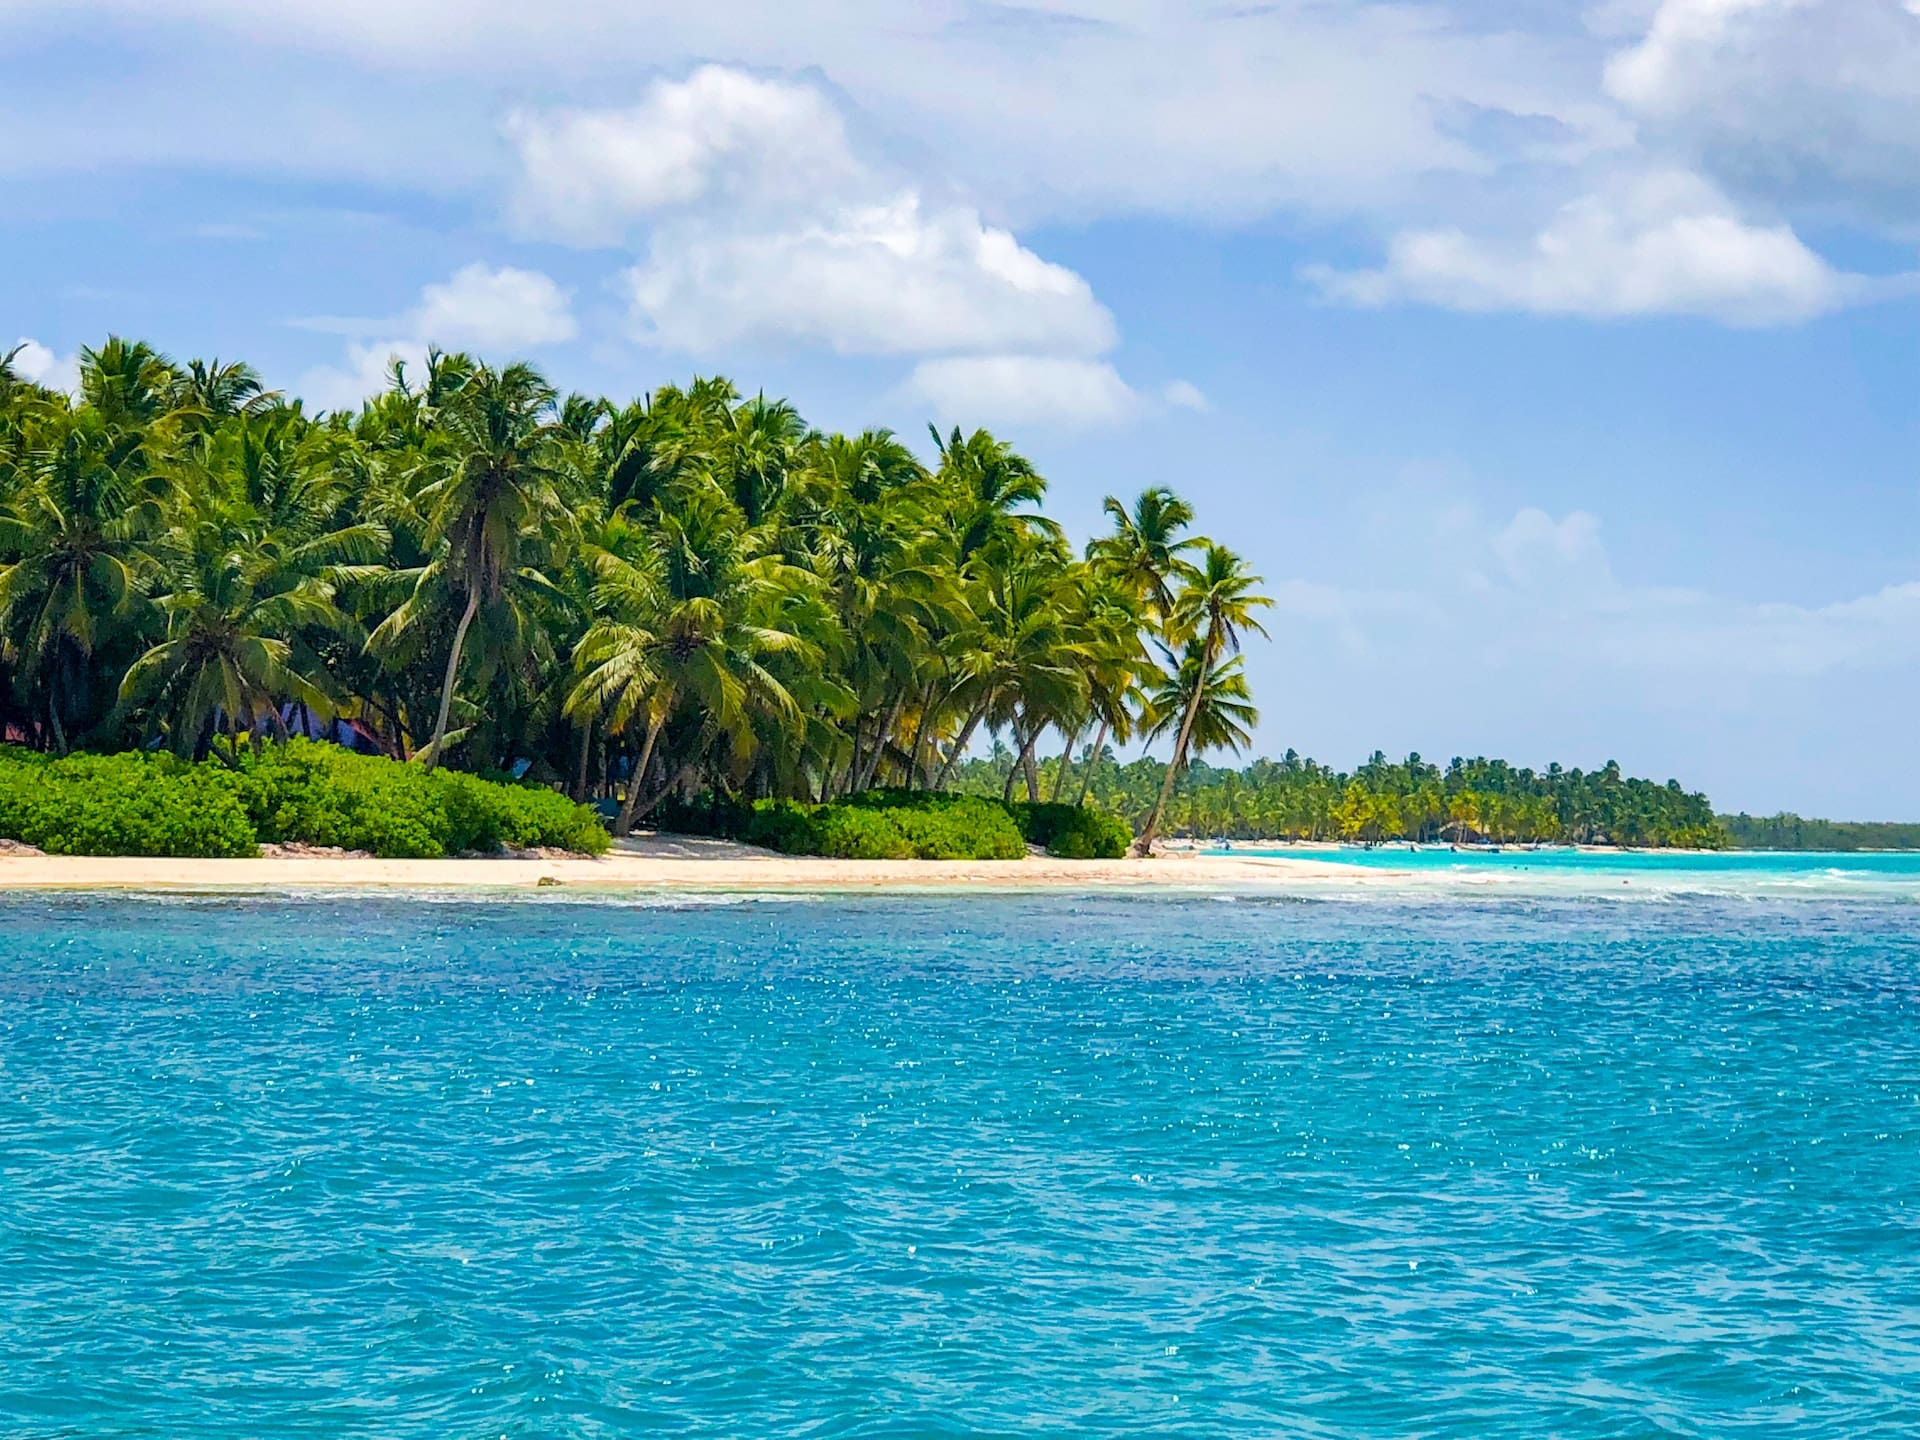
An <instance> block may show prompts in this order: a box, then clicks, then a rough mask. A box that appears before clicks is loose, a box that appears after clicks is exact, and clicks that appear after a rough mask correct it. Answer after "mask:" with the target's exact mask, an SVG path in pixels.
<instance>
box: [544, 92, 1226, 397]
mask: <svg viewBox="0 0 1920 1440" xmlns="http://www.w3.org/2000/svg"><path fill="white" fill-rule="evenodd" d="M509 135H510V137H511V138H512V140H513V142H514V146H515V153H516V158H517V162H518V164H519V167H520V175H519V179H518V182H517V188H516V191H515V199H514V202H513V205H514V214H515V217H516V220H517V221H518V223H519V224H520V225H521V226H522V227H523V228H526V229H528V230H531V231H534V232H535V233H543V234H549V235H555V236H558V237H560V238H565V239H572V240H576V241H582V242H613V241H618V240H619V239H621V238H622V237H623V236H626V235H627V234H628V233H629V232H630V231H631V230H632V229H633V227H635V226H636V225H640V224H643V223H644V225H645V226H646V240H645V249H644V252H643V254H642V256H641V257H640V259H639V261H638V263H636V264H634V265H632V266H631V267H629V268H628V269H627V270H626V271H625V272H624V274H623V275H622V277H621V288H622V290H623V291H624V293H625V296H626V298H627V301H628V305H629V311H630V316H631V322H632V331H633V334H634V336H635V337H636V338H637V339H639V340H641V341H642V342H644V343H646V344H649V345H653V346H656V347H658V348H661V349H666V350H675V351H681V352H685V353H693V354H707V355H712V354H718V353H737V351H738V349H739V347H741V346H745V345H755V344H771V345H778V346H802V347H805V346H814V347H820V348H824V349H826V350H830V351H832V352H834V353H836V354H842V355H898V356H911V357H916V358H918V359H920V360H921V361H922V363H921V365H920V366H919V368H918V369H917V370H916V371H915V372H914V374H913V377H912V379H911V380H910V381H909V385H908V390H909V392H910V393H913V394H915V395H918V396H920V397H921V398H923V399H926V400H928V401H930V402H931V403H933V404H934V405H935V407H936V408H937V409H940V410H941V413H942V414H943V415H950V414H953V413H955V412H956V411H966V412H968V413H969V414H971V415H974V416H975V417H977V418H980V419H985V418H986V416H987V415H988V414H989V413H990V414H991V415H992V416H993V417H995V418H997V419H1001V420H1006V419H1010V418H1014V417H1016V416H1018V417H1022V418H1028V419H1045V420H1050V421H1058V422H1062V423H1067V424H1086V423H1090V422H1091V421H1093V420H1096V419H1102V418H1109V417H1113V416H1118V415H1120V414H1122V413H1126V412H1128V411H1131V410H1132V409H1133V408H1134V401H1135V399H1136V397H1135V395H1134V393H1133V391H1132V390H1131V388H1130V387H1129V386H1127V384H1126V383H1125V382H1124V381H1123V380H1121V378H1120V377H1119V376H1118V375H1117V374H1116V373H1115V372H1114V371H1113V369H1112V367H1111V366H1110V365H1107V364H1105V363H1102V362H1101V361H1100V360H1099V358H1098V357H1100V356H1102V355H1104V354H1106V353H1107V352H1108V351H1110V350H1111V349H1112V348H1113V347H1114V345H1115V343H1116V342H1117V340H1118V331H1117V329H1116V327H1115V325H1114V321H1113V317H1112V315H1111V314H1109V313H1108V311H1107V309H1106V307H1105V306H1103V305H1102V304H1101V303H1100V302H1099V301H1098V300H1097V299H1096V298H1095V297H1094V294H1093V289H1092V287H1091V286H1089V285H1088V284H1087V282H1086V280H1085V279H1084V278H1083V277H1081V276H1080V275H1078V274H1076V273H1075V272H1074V271H1072V270H1070V269H1068V268H1067V267H1065V266H1063V265H1058V264H1055V263H1053V262H1051V261H1048V260H1046V259H1044V258H1042V257H1041V256H1040V255H1037V254H1035V253H1034V251H1032V250H1031V249H1029V248H1028V247H1026V246H1025V245H1022V244H1021V243H1020V241H1019V239H1018V238H1016V236H1015V235H1014V234H1013V232H1012V231H1011V230H1009V229H1007V228H1005V227H1003V226H1000V225H995V224H992V223H989V222H988V221H987V220H985V219H983V218H982V216H981V214H980V213H979V211H978V210H977V209H976V208H974V207H973V206H971V205H969V204H966V203H964V202H963V201H960V200H957V199H934V198H930V192H929V188H928V186H927V184H926V183H925V182H924V181H919V180H913V179H909V178H906V177H904V176H902V175H901V174H899V173H898V172H897V170H896V167H894V166H891V165H888V164H882V163H876V162H874V161H873V160H871V159H869V158H867V157H866V156H863V155H861V154H859V153H857V152H856V148H855V146H854V145H853V143H852V141H851V140H850V138H849V133H848V129H847V125H846V123H845V120H844V117H843V115H842V113H841V111H840V110H839V108H838V107H837V105H836V103H835V102H834V101H833V100H832V99H831V98H830V97H829V96H828V95H827V94H826V93H824V92H823V91H822V90H821V89H820V88H819V87H818V86H816V85H814V84H811V83H804V82H801V81H797V80H790V79H769V78H765V77H761V76H756V75H751V74H748V73H746V72H744V71H741V70H738V69H734V68H729V67H725V66H717V65H708V66H705V67H703V68H701V69H699V70H697V71H695V72H694V73H693V74H692V75H691V76H690V77H688V78H687V79H685V80H679V81H676V80H661V81H656V82H655V83H654V84H653V85H651V86H650V87H649V88H648V89H647V91H646V92H645V93H644V94H643V95H642V97H641V98H640V100H639V102H638V103H637V104H635V105H633V106H631V107H629V108H625V109H617V110H585V109H579V108H574V109H568V110H564V111H557V112H541V111H537V110H522V111H520V112H519V113H517V114H516V115H515V117H514V118H513V120H512V121H511V122H510V124H509ZM1195 393H1196V394H1197V392H1195Z"/></svg>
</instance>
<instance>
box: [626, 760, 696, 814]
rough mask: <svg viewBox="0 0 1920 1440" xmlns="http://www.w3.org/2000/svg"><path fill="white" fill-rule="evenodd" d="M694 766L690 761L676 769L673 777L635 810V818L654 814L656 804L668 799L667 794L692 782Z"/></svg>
mask: <svg viewBox="0 0 1920 1440" xmlns="http://www.w3.org/2000/svg"><path fill="white" fill-rule="evenodd" d="M693 768H694V767H693V762H692V761H688V762H687V763H686V764H685V765H682V766H681V767H680V768H679V769H678V770H676V771H674V773H673V778H672V779H670V780H668V781H667V783H666V784H664V785H662V786H661V787H660V788H659V789H658V790H656V791H654V792H653V794H652V796H651V797H649V798H648V800H647V802H646V803H645V804H644V805H642V806H640V807H639V808H638V809H637V810H635V811H634V812H633V818H634V819H636V820H638V819H640V818H641V817H643V816H646V815H650V814H652V813H653V807H654V806H656V805H658V804H659V803H660V802H661V801H662V800H664V799H666V798H667V796H669V795H671V794H672V793H673V792H674V791H675V790H677V789H679V788H681V787H682V786H685V785H689V784H691V783H692V781H693V778H694V774H693Z"/></svg>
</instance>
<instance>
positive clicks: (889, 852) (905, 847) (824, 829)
mask: <svg viewBox="0 0 1920 1440" xmlns="http://www.w3.org/2000/svg"><path fill="white" fill-rule="evenodd" d="M810 818H811V820H812V824H813V833H812V837H811V840H812V843H811V845H810V847H809V853H811V854H814V855H831V856H833V857H834V858H836V859H840V860H911V859H913V858H914V848H913V842H912V841H911V840H909V839H907V837H906V836H905V835H904V834H903V833H902V832H901V829H900V826H899V824H898V823H897V822H896V821H895V819H894V817H893V816H891V815H889V814H887V813H886V812H885V811H881V810H870V809H867V808H865V807H863V806H859V805H822V806H821V807H820V808H819V809H818V810H816V811H814V812H813V815H812V816H811V817H810Z"/></svg>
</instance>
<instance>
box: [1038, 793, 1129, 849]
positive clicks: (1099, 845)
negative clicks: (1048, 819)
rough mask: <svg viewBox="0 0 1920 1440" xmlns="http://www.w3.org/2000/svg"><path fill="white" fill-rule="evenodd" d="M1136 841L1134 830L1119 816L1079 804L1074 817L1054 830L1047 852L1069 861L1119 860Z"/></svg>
mask: <svg viewBox="0 0 1920 1440" xmlns="http://www.w3.org/2000/svg"><path fill="white" fill-rule="evenodd" d="M1132 844H1133V831H1132V830H1131V829H1130V828H1128V825H1127V822H1126V821H1124V820H1122V819H1121V818H1120V817H1119V816H1117V815H1109V814H1107V812H1106V811H1104V810H1091V809H1086V808H1084V807H1080V806H1076V807H1074V815H1073V818H1072V819H1071V820H1069V821H1067V822H1066V823H1065V824H1064V825H1061V826H1060V827H1058V828H1057V829H1056V830H1055V831H1054V832H1053V838H1052V839H1051V840H1049V841H1048V842H1047V853H1048V854H1049V855H1058V856H1060V857H1061V858H1062V859H1066V860H1118V859H1120V858H1121V856H1123V855H1125V854H1126V853H1127V850H1128V849H1129V848H1130V847H1131V846H1132Z"/></svg>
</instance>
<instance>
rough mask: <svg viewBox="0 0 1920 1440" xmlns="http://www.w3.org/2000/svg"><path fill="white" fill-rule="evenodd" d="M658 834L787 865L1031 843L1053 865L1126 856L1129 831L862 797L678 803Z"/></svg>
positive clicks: (991, 854)
mask: <svg viewBox="0 0 1920 1440" xmlns="http://www.w3.org/2000/svg"><path fill="white" fill-rule="evenodd" d="M654 818H655V823H657V824H658V825H659V826H660V828H661V829H663V830H672V831H678V832H680V833H683V834H694V835H718V836H722V837H724V838H726V839H730V840H744V841H745V842H747V843H748V844H750V845H760V846H763V847H765V848H766V849H769V850H778V851H780V852H781V853H782V854H786V855H831V856H838V857H843V858H847V859H860V860H886V859H907V858H912V859H919V860H1017V859H1019V858H1020V857H1021V856H1022V855H1024V854H1026V852H1027V845H1028V844H1029V843H1032V844H1036V845H1043V846H1046V847H1047V848H1049V849H1050V850H1051V851H1052V853H1054V854H1056V855H1066V856H1076V857H1098V858H1112V857H1117V856H1120V855H1124V854H1125V853H1126V851H1127V846H1128V845H1129V844H1131V843H1132V840H1133V835H1132V833H1131V832H1130V831H1129V830H1128V829H1127V827H1126V825H1125V824H1124V823H1123V822H1121V821H1119V820H1116V819H1115V818H1114V817H1112V816H1110V815H1107V814H1105V813H1103V812H1100V811H1096V810H1084V809H1082V808H1081V807H1079V806H1077V805H1051V806H1034V805H1013V806H1008V805H1002V804H1001V803H1000V802H999V801H997V800H988V799H983V798H981V797H980V796H976V795H948V794H941V793H935V792H928V791H907V790H868V791H863V792H862V793H860V794H858V795H850V796H848V797H846V798H845V799H844V800H837V801H835V802H833V803H832V804H829V805H807V804H802V803H801V802H799V801H795V800H761V801H758V802H757V803H755V804H754V805H752V806H747V805H745V804H742V803H741V802H739V801H732V800H715V799H713V798H712V797H711V796H705V797H701V798H699V799H696V800H694V801H692V802H691V803H682V802H678V801H674V802H671V803H668V804H665V805H663V806H662V807H661V808H660V810H659V811H658V812H656V814H655V817H654Z"/></svg>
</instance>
